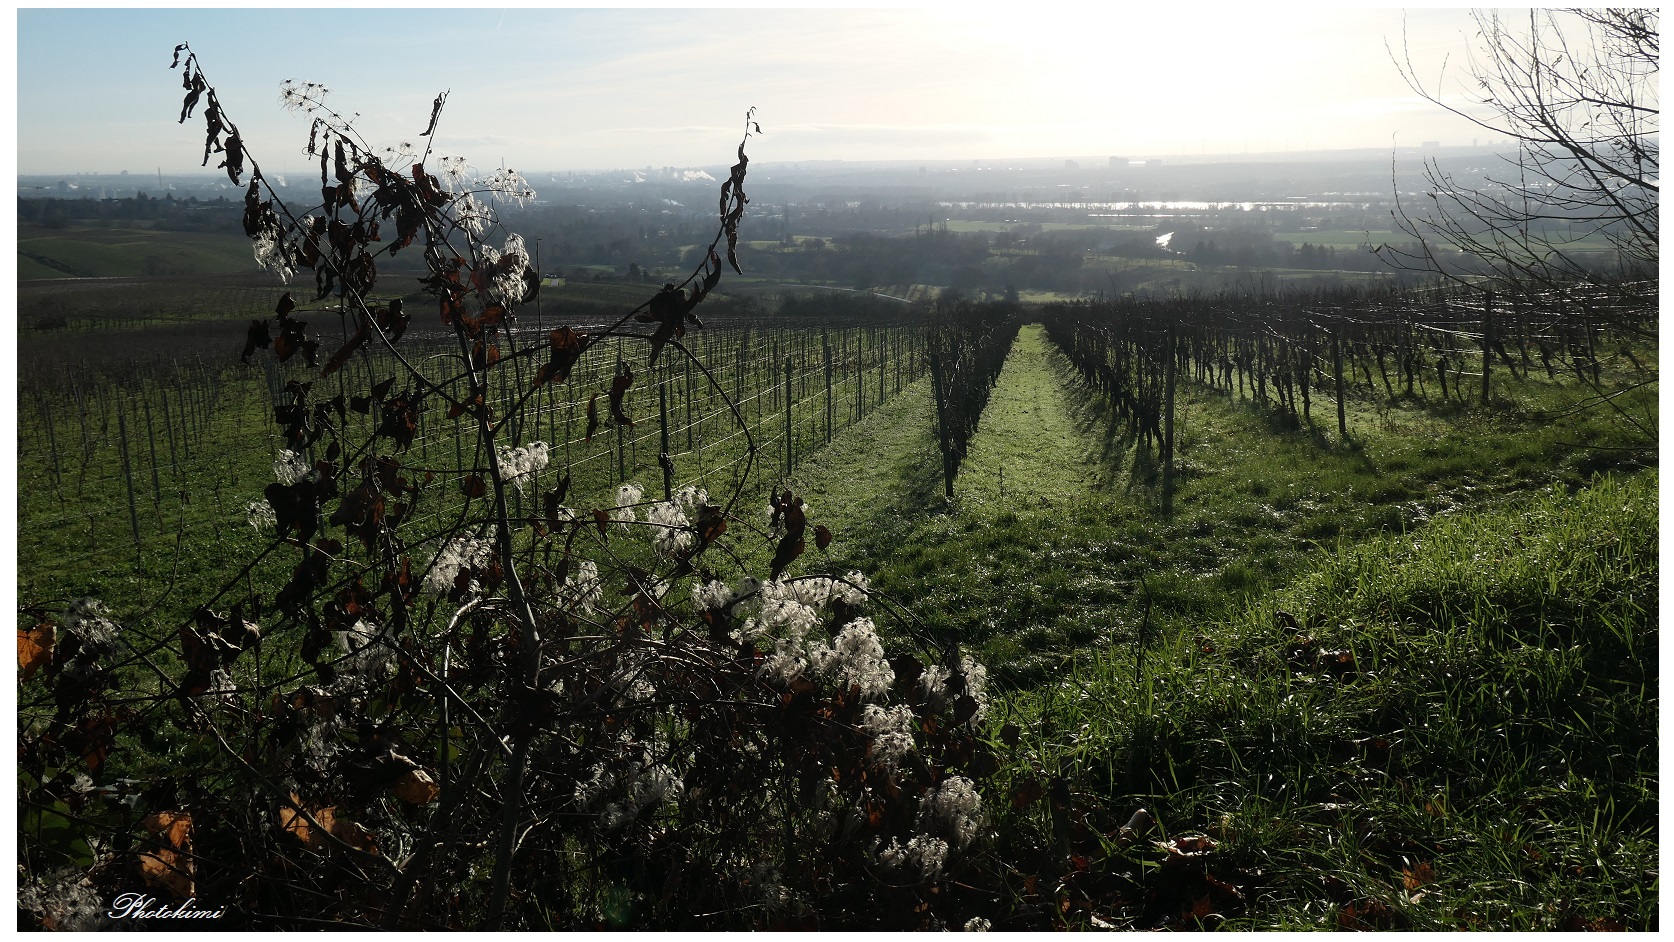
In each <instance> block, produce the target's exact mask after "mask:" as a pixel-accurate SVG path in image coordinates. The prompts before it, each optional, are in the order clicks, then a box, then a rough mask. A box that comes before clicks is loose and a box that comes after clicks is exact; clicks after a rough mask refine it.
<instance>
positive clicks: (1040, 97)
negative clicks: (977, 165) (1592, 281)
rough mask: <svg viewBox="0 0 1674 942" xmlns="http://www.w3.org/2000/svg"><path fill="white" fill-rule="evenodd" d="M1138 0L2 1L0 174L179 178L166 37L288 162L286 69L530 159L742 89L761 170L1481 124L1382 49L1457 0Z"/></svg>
mask: <svg viewBox="0 0 1674 942" xmlns="http://www.w3.org/2000/svg"><path fill="white" fill-rule="evenodd" d="M1165 5H1166V7H1167V8H1166V9H1164V7H1165ZM1149 6H1150V7H1151V8H1152V9H1151V10H1150V11H1149V12H1140V11H1138V10H1128V9H1124V8H1113V9H1097V10H1095V9H1093V7H1092V5H1091V4H1087V5H1073V6H1069V5H1063V4H1057V3H1015V4H1008V5H1006V6H1004V7H989V6H972V5H963V6H959V7H953V6H945V5H944V6H936V5H933V6H929V7H921V8H916V9H900V8H896V9H831V8H826V9H811V8H800V9H798V8H790V9H786V8H776V9H727V10H717V9H703V8H691V9H674V10H669V9H656V10H652V9H529V8H511V9H505V10H497V9H482V10H454V9H442V8H424V9H418V8H410V7H401V8H373V9H354V10H346V9H334V8H317V7H316V8H296V7H292V8H289V9H284V10H249V9H184V10H182V9H169V10H162V9H134V8H131V9H99V10H87V9H22V10H19V11H18V14H17V57H18V61H17V76H18V99H17V130H18V145H17V147H18V150H17V161H18V167H17V169H18V172H20V173H75V172H101V173H112V172H116V171H119V170H124V169H126V170H130V171H133V172H136V173H137V172H146V173H154V172H155V171H156V169H157V168H158V167H161V169H162V170H163V171H165V172H184V171H188V170H192V169H195V168H196V167H197V165H198V160H199V158H200V157H201V154H202V141H203V130H202V124H203V123H202V119H201V117H198V116H196V115H194V117H193V119H192V120H190V121H188V122H187V124H186V125H184V126H183V125H180V124H177V123H176V118H177V117H178V116H179V108H180V98H181V89H180V73H179V72H178V71H170V70H169V68H168V65H169V60H170V57H171V53H172V50H173V48H174V46H175V44H176V43H180V42H190V43H191V45H192V48H193V49H194V50H195V51H196V52H197V54H198V56H199V58H200V60H201V62H202V64H203V67H204V69H205V72H206V75H207V76H208V78H209V80H210V81H211V83H212V84H214V85H216V86H217V87H218V89H219V91H220V98H221V103H222V105H223V107H224V108H225V109H226V111H227V113H228V115H229V116H230V118H231V119H232V121H233V122H234V123H236V124H237V125H238V126H239V128H240V129H241V130H242V131H243V133H244V137H245V141H246V146H247V147H249V148H251V150H252V152H253V153H254V155H255V156H256V159H257V160H258V161H259V162H260V163H261V164H262V166H263V167H264V168H265V169H267V170H268V171H269V172H270V173H283V172H286V171H289V172H293V173H300V172H302V171H303V168H304V166H305V161H306V158H305V157H304V156H303V155H302V148H303V145H304V144H305V142H306V139H307V128H308V119H307V118H306V117H304V116H301V115H294V114H288V113H286V112H284V111H283V110H282V109H281V108H280V107H279V105H278V87H279V83H280V82H281V81H282V80H285V79H297V80H299V81H313V82H320V83H323V84H325V85H326V86H328V87H329V88H330V89H331V90H332V93H331V97H330V102H331V104H333V106H334V107H336V108H337V109H338V110H340V111H343V112H345V113H354V112H359V113H360V115H361V117H360V118H359V119H358V120H357V121H356V126H357V127H358V128H359V129H360V130H361V132H362V134H363V135H364V136H365V138H366V139H367V140H368V142H369V143H371V144H373V145H374V146H384V145H393V144H398V143H400V142H401V141H404V140H405V141H418V140H419V138H418V133H419V132H420V131H422V130H423V128H424V125H425V122H426V120H427V118H428V117H429V112H430V102H431V100H432V98H434V96H435V95H436V93H437V92H438V91H441V90H443V89H449V90H451V95H450V97H449V99H448V108H447V111H446V113H445V116H444V118H443V121H442V124H441V128H440V130H439V132H438V134H437V140H436V147H437V148H438V149H439V150H442V151H444V152H451V153H458V154H463V155H465V156H466V157H468V158H470V160H471V161H472V162H473V163H474V164H476V165H478V166H482V167H492V166H494V165H497V164H499V163H500V162H501V161H504V162H505V163H506V164H507V165H508V166H511V167H513V168H515V169H517V170H521V171H530V172H533V171H540V170H561V169H589V168H611V167H624V166H645V165H648V164H649V165H655V166H663V165H674V166H698V165H703V166H707V165H716V164H722V163H726V162H730V158H731V157H732V152H733V148H734V147H735V146H736V143H737V140H738V137H739V133H740V131H741V129H742V126H743V116H744V112H745V110H746V109H747V108H749V107H751V106H755V107H757V109H758V112H757V120H758V121H759V122H760V123H761V126H762V129H763V130H764V132H765V134H764V135H763V136H762V137H761V138H759V139H757V140H756V141H754V142H753V143H752V145H751V156H752V159H754V160H757V161H764V162H776V161H795V160H817V159H843V160H886V159H909V160H922V159H967V158H990V159H993V158H1002V157H1048V156H1078V155H1085V156H1095V157H1096V156H1102V155H1126V156H1142V155H1146V154H1153V155H1165V154H1181V153H1191V154H1196V153H1200V152H1207V153H1210V154H1216V153H1220V154H1225V153H1227V152H1233V153H1241V152H1244V151H1246V150H1247V151H1251V152H1257V151H1279V150H1285V149H1290V150H1299V149H1302V148H1303V147H1310V148H1323V147H1331V148H1338V147H1380V148H1383V147H1388V146H1390V144H1391V141H1392V135H1398V137H1397V138H1393V139H1395V140H1398V141H1399V142H1400V143H1401V144H1404V145H1416V144H1418V143H1419V142H1420V141H1421V140H1440V141H1442V142H1443V143H1444V144H1468V143H1470V140H1471V138H1473V137H1483V134H1482V132H1480V131H1477V130H1474V129H1473V128H1471V127H1470V126H1469V125H1467V124H1465V123H1464V122H1463V121H1461V120H1460V119H1458V118H1452V117H1449V116H1448V115H1446V114H1444V113H1442V112H1441V111H1440V110H1439V109H1437V108H1435V107H1434V106H1432V105H1430V104H1428V103H1426V102H1423V101H1422V100H1420V99H1418V98H1417V97H1416V96H1414V95H1413V94H1412V93H1411V92H1410V91H1409V90H1408V89H1407V87H1406V85H1405V84H1404V83H1403V82H1402V80H1401V78H1400V76H1399V74H1398V73H1397V72H1396V70H1395V68H1394V67H1393V65H1392V64H1391V62H1390V58H1389V55H1388V53H1387V52H1386V50H1385V43H1386V42H1387V43H1389V44H1391V45H1393V46H1395V47H1396V48H1399V46H1400V43H1401V36H1402V29H1403V23H1404V24H1405V28H1406V31H1407V34H1408V36H1409V39H1410V42H1411V46H1412V48H1413V50H1414V58H1415V61H1417V62H1419V63H1420V67H1421V68H1422V69H1424V70H1425V71H1426V72H1427V73H1430V74H1433V73H1434V70H1435V69H1436V68H1437V67H1438V66H1439V63H1440V57H1441V55H1442V54H1444V53H1447V52H1452V53H1453V54H1454V56H1455V60H1456V61H1457V60H1459V59H1460V58H1461V57H1462V54H1463V53H1464V51H1465V50H1466V49H1467V47H1468V38H1467V37H1468V34H1469V31H1470V25H1471V24H1470V21H1469V18H1468V16H1467V15H1466V13H1465V11H1464V10H1462V9H1450V10H1442V9H1417V10H1409V11H1407V12H1405V13H1403V12H1402V11H1400V10H1395V9H1341V8H1299V7H1294V6H1271V5H1265V4H1242V5H1222V4H1209V5H1202V4H1196V3H1179V4H1165V3H1161V2H1159V3H1153V4H1150V5H1149ZM1026 17H1027V18H1026ZM1484 140H1486V138H1485V137H1484ZM213 165H214V161H213V160H212V161H211V167H213Z"/></svg>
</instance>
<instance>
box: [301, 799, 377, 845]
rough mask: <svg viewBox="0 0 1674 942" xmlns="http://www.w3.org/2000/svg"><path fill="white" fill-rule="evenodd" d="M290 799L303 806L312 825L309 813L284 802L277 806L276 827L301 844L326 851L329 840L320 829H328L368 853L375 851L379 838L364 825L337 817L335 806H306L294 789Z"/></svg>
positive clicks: (338, 838)
mask: <svg viewBox="0 0 1674 942" xmlns="http://www.w3.org/2000/svg"><path fill="white" fill-rule="evenodd" d="M291 801H292V802H293V803H294V804H295V805H296V806H297V807H298V808H306V809H307V811H308V815H311V816H313V818H314V822H315V823H317V824H318V825H319V827H317V828H316V827H315V826H314V825H312V824H310V823H309V822H308V816H305V815H303V814H301V813H300V812H298V811H297V810H296V809H295V808H291V807H289V806H287V805H280V806H279V829H280V830H281V831H284V832H285V833H287V834H289V835H291V836H292V837H294V838H296V839H297V840H298V841H301V842H302V846H304V847H306V848H308V849H309V850H316V851H325V850H329V849H330V848H331V847H332V841H331V840H329V839H328V838H327V837H326V835H325V834H323V833H321V831H325V832H329V833H330V835H331V836H332V837H335V838H337V840H339V841H342V842H343V843H345V844H347V845H349V846H350V847H353V848H354V849H356V850H360V851H365V852H366V853H368V854H376V853H377V852H378V838H377V835H375V834H373V833H372V832H371V831H369V830H367V829H366V828H364V827H362V826H360V825H358V824H356V823H354V822H353V821H348V820H339V819H338V817H337V808H336V806H332V807H329V808H308V806H307V805H304V804H303V803H302V799H301V798H299V797H298V796H297V794H296V793H295V792H292V793H291Z"/></svg>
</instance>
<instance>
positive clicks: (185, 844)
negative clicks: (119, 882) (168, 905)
mask: <svg viewBox="0 0 1674 942" xmlns="http://www.w3.org/2000/svg"><path fill="white" fill-rule="evenodd" d="M141 824H143V825H144V827H145V830H146V833H147V834H150V835H151V836H152V837H153V838H155V839H156V840H157V842H158V844H159V845H160V846H158V847H155V848H153V849H151V850H148V851H146V852H144V853H142V854H140V856H139V864H140V874H141V875H142V876H143V877H144V878H145V882H146V884H147V885H149V886H154V887H158V888H160V889H165V890H168V891H169V892H170V893H171V894H173V895H174V897H175V898H176V899H187V898H190V897H192V896H194V895H196V892H195V886H194V881H193V873H194V870H195V865H194V862H193V859H192V856H191V854H192V816H191V815H190V814H188V813H186V812H184V811H158V812H156V813H154V814H150V815H147V816H146V817H145V819H144V820H143V821H142V822H141Z"/></svg>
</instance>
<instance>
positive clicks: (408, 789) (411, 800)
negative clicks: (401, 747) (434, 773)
mask: <svg viewBox="0 0 1674 942" xmlns="http://www.w3.org/2000/svg"><path fill="white" fill-rule="evenodd" d="M390 791H391V792H392V793H393V794H394V795H395V797H397V798H399V799H401V800H402V801H404V802H406V803H407V804H410V805H428V804H430V803H431V802H433V801H435V800H436V798H437V796H439V795H441V794H442V787H441V786H440V785H437V784H436V780H435V779H432V778H431V777H430V773H428V772H426V771H425V770H423V769H408V770H407V773H406V774H405V775H403V776H401V778H400V779H399V780H398V781H397V782H396V783H395V784H394V785H392V786H390Z"/></svg>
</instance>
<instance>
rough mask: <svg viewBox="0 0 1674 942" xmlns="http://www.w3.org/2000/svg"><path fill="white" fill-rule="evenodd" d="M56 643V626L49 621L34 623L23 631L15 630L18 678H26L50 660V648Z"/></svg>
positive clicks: (20, 629)
mask: <svg viewBox="0 0 1674 942" xmlns="http://www.w3.org/2000/svg"><path fill="white" fill-rule="evenodd" d="M57 644H58V626H57V625H54V624H51V623H43V624H39V625H36V626H35V627H34V628H32V629H29V630H27V631H25V630H24V629H22V628H19V629H18V630H17V669H18V672H19V674H18V679H19V680H28V679H29V678H30V677H32V676H33V675H34V673H35V671H37V670H39V669H40V668H41V667H42V665H45V664H47V663H50V662H51V661H52V649H53V648H54V647H56V646H57Z"/></svg>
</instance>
